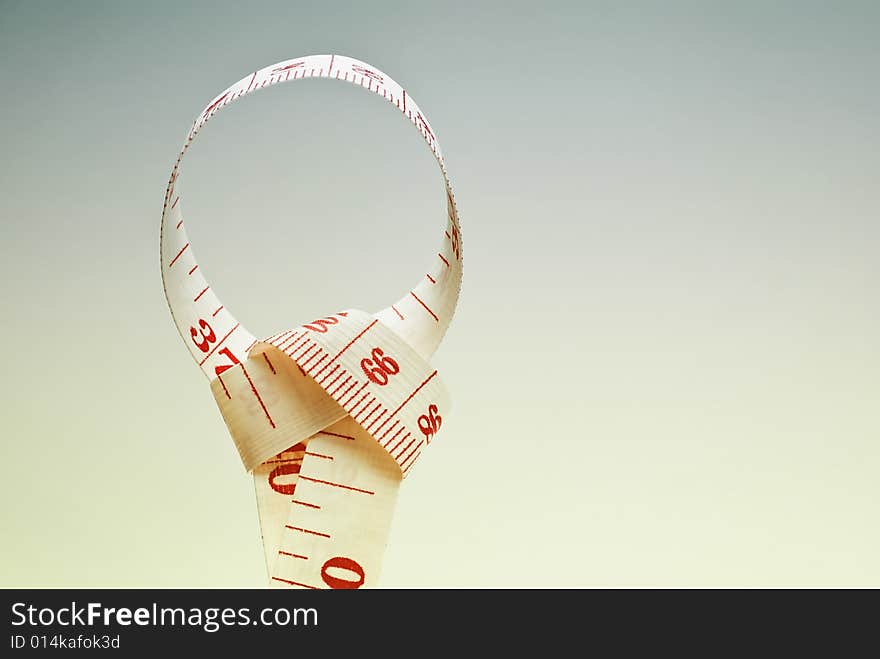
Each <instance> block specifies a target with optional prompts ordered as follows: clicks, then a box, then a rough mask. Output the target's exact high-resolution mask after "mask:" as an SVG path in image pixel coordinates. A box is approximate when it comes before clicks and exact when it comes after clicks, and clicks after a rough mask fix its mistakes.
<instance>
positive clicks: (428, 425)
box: [419, 403, 443, 443]
mask: <svg viewBox="0 0 880 659" xmlns="http://www.w3.org/2000/svg"><path fill="white" fill-rule="evenodd" d="M438 411H439V410H438V409H437V406H436V405H434V404H433V403H432V404H431V405H429V406H428V413H427V414H422V416H420V417H419V430H421V431H422V434H423V435H424V436H425V439H426V440H428V443H430V442H431V437H433V436H434V435H435V434H437V431H438V430H440V426H441V425H442V424H443V417H442V416H440V415H439V414H438Z"/></svg>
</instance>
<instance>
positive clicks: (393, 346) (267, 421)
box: [160, 55, 461, 588]
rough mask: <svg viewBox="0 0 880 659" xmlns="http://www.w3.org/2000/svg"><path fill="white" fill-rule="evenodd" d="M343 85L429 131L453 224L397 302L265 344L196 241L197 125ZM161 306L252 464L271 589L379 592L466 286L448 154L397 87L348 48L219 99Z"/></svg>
mask: <svg viewBox="0 0 880 659" xmlns="http://www.w3.org/2000/svg"><path fill="white" fill-rule="evenodd" d="M303 78H330V79H335V80H344V81H348V82H351V83H353V84H356V85H359V86H361V87H363V88H364V89H367V90H369V91H371V92H374V93H376V94H379V95H380V96H382V97H383V98H385V99H386V100H388V101H389V102H390V103H392V104H393V105H395V106H396V107H397V108H398V109H399V110H400V111H401V112H402V113H403V114H404V116H405V117H407V118H408V119H409V120H410V121H411V122H412V123H413V125H414V126H415V127H416V128H417V129H418V130H419V132H420V133H421V134H422V136H423V137H424V139H425V141H426V142H427V143H428V146H429V147H430V149H431V151H432V152H433V153H434V156H435V157H436V159H437V162H438V163H439V164H440V171H441V173H442V174H443V181H444V183H445V185H446V198H447V221H446V227H445V230H444V231H445V235H444V237H443V241H442V246H441V247H440V250H439V251H438V252H437V254H436V255H435V256H434V257H433V263H432V265H431V268H430V271H429V272H426V273H425V274H424V276H422V277H421V279H420V280H419V282H418V284H417V285H416V286H415V287H414V288H413V289H412V290H411V291H409V293H407V294H406V295H405V296H404V297H402V298H401V299H400V300H398V301H397V302H395V303H394V304H392V305H391V306H390V307H388V308H386V309H383V310H382V311H379V312H378V313H375V314H372V315H370V314H368V313H365V312H362V311H356V310H348V311H341V312H338V313H334V314H332V315H328V316H327V317H325V318H320V319H317V320H314V321H312V322H310V323H307V324H305V325H302V326H300V327H296V328H294V329H290V330H287V331H286V332H281V333H280V334H276V335H275V336H271V337H268V338H266V339H263V340H258V339H256V338H255V337H254V336H253V335H252V334H251V333H250V332H248V331H247V330H246V329H245V328H244V327H243V326H242V325H241V324H240V323H239V322H238V321H237V320H236V319H235V317H234V316H233V315H232V314H231V313H230V312H229V311H228V310H227V309H226V308H225V307H224V306H223V304H222V303H221V302H220V300H219V299H218V298H217V295H216V294H215V293H214V291H213V289H212V288H211V286H210V285H209V284H208V283H207V281H206V280H205V278H204V276H203V275H202V272H201V270H200V269H199V266H198V263H197V262H196V259H195V255H194V253H193V249H192V246H191V245H190V242H189V238H187V235H186V229H185V227H184V221H183V213H182V210H181V201H180V194H179V191H178V190H177V188H176V182H177V176H178V173H179V171H180V162H181V160H182V159H183V155H184V154H185V153H186V150H187V149H188V148H189V145H190V144H191V143H192V141H193V139H194V138H195V136H196V133H198V131H199V129H200V128H201V127H202V126H203V125H204V124H205V123H206V122H207V121H208V120H209V119H210V118H211V117H213V116H214V115H215V114H216V113H217V112H218V111H219V110H220V109H221V108H223V107H225V106H226V105H228V104H229V103H231V102H233V101H235V100H237V99H239V98H241V97H242V96H245V95H246V94H249V93H251V92H254V91H257V90H259V89H262V88H263V87H266V86H269V85H273V84H276V83H279V82H287V81H293V80H301V79H303ZM160 258H161V266H162V281H163V285H164V288H165V297H166V298H167V300H168V305H169V307H170V309H171V315H172V316H173V318H174V322H175V323H176V324H177V329H178V331H179V332H180V334H181V336H182V337H183V339H184V342H185V343H186V345H187V346H188V347H189V350H190V353H192V355H193V357H194V358H195V360H196V362H197V363H198V364H199V366H200V367H201V369H202V371H204V373H205V375H207V376H208V378H209V379H210V380H211V390H212V392H213V393H214V398H215V400H216V401H217V404H218V406H219V407H220V411H221V413H222V414H223V418H224V420H225V421H226V424H227V426H228V427H229V430H230V432H231V434H232V438H233V440H234V441H235V445H236V447H237V448H238V451H239V454H240V455H241V459H242V462H243V463H244V466H245V467H246V468H247V469H248V471H252V472H253V477H254V485H255V488H256V496H257V508H258V511H259V516H260V528H261V531H262V536H263V548H264V551H265V554H266V567H267V570H268V573H269V578H270V585H273V586H279V587H290V586H294V587H303V588H328V587H329V588H360V587H364V586H374V585H376V584H377V579H378V577H379V571H380V568H381V563H382V555H383V553H384V550H385V545H386V544H387V539H388V533H389V530H390V526H391V518H392V515H393V512H394V505H395V502H396V499H397V492H398V489H399V487H400V483H401V480H402V478H404V477H405V476H406V475H407V474H408V473H409V471H410V469H412V466H413V465H414V464H415V463H416V460H417V459H418V458H419V456H420V455H421V453H422V451H423V450H424V449H425V447H426V446H428V445H429V444H430V443H431V441H433V439H434V438H435V437H436V435H437V433H438V431H439V430H440V429H441V427H442V425H443V417H444V415H445V414H446V413H447V412H448V410H449V399H448V396H447V394H446V391H445V389H444V387H443V385H442V383H441V381H440V378H439V376H438V375H437V371H436V370H435V369H434V368H433V367H432V366H431V365H430V364H429V363H428V361H427V360H428V359H429V358H430V356H431V355H432V354H433V353H434V351H435V350H436V349H437V346H438V345H439V344H440V340H441V339H442V338H443V335H444V333H445V332H446V328H447V327H448V326H449V322H450V320H451V319H452V314H453V312H454V310H455V305H456V303H457V301H458V294H459V290H460V288H461V232H460V228H459V222H458V213H457V211H456V207H455V201H454V198H453V195H452V187H451V185H450V182H449V177H448V176H447V173H446V167H445V165H444V163H443V156H442V154H441V152H440V145H439V144H438V143H437V138H436V136H435V134H434V131H433V130H432V128H431V125H430V124H429V123H428V120H427V118H426V117H425V115H424V113H423V112H422V111H421V109H420V108H419V106H418V105H417V104H416V102H415V101H413V99H412V98H411V97H410V96H409V95H408V94H407V93H406V90H405V89H403V87H401V86H400V85H399V84H397V83H396V82H394V80H392V79H391V78H389V77H388V76H387V75H386V74H384V73H382V72H381V71H379V70H378V69H376V68H374V67H372V66H370V65H368V64H365V63H364V62H360V61H358V60H356V59H352V58H350V57H343V56H341V55H310V56H308V57H300V58H297V59H292V60H287V61H285V62H280V63H278V64H274V65H272V66H268V67H266V68H264V69H261V70H259V71H256V72H254V73H253V74H251V75H249V76H246V77H245V78H242V79H241V80H239V81H238V82H237V83H235V84H234V85H232V86H231V87H229V88H228V89H226V90H225V91H224V92H223V93H221V94H220V95H219V96H217V97H216V98H215V99H214V100H213V101H211V102H210V103H209V104H208V105H207V107H206V108H205V109H204V110H203V111H202V113H201V114H200V115H199V117H198V118H197V119H196V121H195V122H194V123H193V126H192V128H191V129H190V131H189V134H188V135H187V138H186V140H185V142H184V144H183V147H182V148H181V150H180V155H179V156H178V158H177V162H176V163H175V165H174V168H173V169H172V171H171V179H170V180H169V182H168V189H167V191H166V193H165V205H164V208H163V212H162V225H161V237H160Z"/></svg>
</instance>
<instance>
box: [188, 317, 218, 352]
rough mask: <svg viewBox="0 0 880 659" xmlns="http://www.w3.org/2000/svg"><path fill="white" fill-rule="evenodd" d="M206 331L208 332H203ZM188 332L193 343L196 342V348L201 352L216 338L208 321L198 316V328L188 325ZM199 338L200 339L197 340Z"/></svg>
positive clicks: (208, 348)
mask: <svg viewBox="0 0 880 659" xmlns="http://www.w3.org/2000/svg"><path fill="white" fill-rule="evenodd" d="M206 331H207V332H208V333H207V334H205V332H206ZM189 333H190V336H192V340H193V343H195V344H196V348H198V349H199V350H201V351H202V352H208V351H209V350H210V349H211V344H212V343H214V342H215V341H216V340H217V335H216V334H214V330H212V329H211V326H210V325H209V324H208V321H207V320H204V319H202V318H199V328H198V329H196V328H195V327H190V328H189ZM199 338H201V339H202V340H201V341H199V340H198V339H199Z"/></svg>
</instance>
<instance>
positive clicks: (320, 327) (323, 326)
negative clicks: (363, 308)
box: [303, 311, 348, 334]
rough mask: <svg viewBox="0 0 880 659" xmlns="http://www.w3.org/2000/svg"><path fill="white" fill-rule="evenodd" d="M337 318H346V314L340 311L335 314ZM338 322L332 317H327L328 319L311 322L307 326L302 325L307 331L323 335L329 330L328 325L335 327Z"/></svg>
mask: <svg viewBox="0 0 880 659" xmlns="http://www.w3.org/2000/svg"><path fill="white" fill-rule="evenodd" d="M337 315H338V316H347V315H348V312H345V311H342V312H340V313H338V314H337ZM338 322H339V319H338V318H334V317H333V316H329V317H328V318H319V319H318V320H313V321H312V322H310V323H309V324H308V325H303V327H305V328H306V329H307V330H309V331H312V332H318V333H319V334H325V333H326V332H327V330H328V329H329V328H328V326H329V325H336V324H337V323H338Z"/></svg>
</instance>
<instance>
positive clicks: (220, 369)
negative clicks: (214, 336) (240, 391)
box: [214, 348, 241, 375]
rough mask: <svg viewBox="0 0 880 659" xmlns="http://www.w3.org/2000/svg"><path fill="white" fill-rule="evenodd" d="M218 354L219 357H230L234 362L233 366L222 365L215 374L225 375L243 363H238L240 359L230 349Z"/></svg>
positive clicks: (215, 370)
mask: <svg viewBox="0 0 880 659" xmlns="http://www.w3.org/2000/svg"><path fill="white" fill-rule="evenodd" d="M217 354H218V355H226V356H227V357H229V361H230V362H232V363H231V364H221V365H220V366H218V367H216V368H215V369H214V373H215V374H217V375H220V374H222V373H225V372H226V371H228V370H229V369H230V368H232V367H233V366H235V365H236V364H240V363H241V362H239V361H238V358H237V357H236V356H235V355H233V354H232V351H231V350H230V349H229V348H223V349H222V350H220V352H218V353H217Z"/></svg>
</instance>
